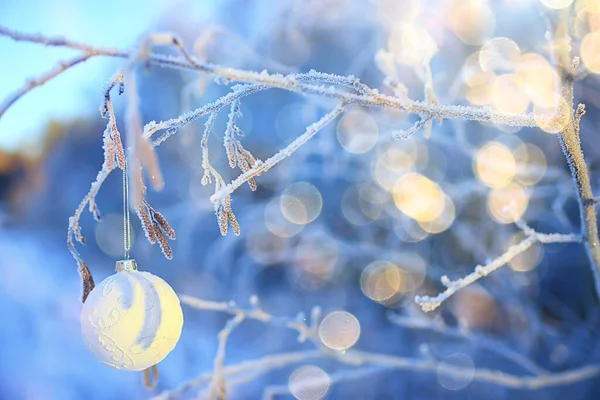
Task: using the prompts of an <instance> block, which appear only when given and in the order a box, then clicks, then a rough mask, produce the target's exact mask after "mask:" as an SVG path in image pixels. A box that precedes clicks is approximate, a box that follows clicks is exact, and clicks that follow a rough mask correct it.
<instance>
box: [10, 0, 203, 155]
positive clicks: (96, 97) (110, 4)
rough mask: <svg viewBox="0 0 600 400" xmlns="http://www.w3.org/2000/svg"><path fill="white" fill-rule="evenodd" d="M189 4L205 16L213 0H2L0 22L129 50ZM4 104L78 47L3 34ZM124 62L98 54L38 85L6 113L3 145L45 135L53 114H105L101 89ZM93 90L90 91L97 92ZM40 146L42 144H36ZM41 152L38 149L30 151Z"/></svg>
mask: <svg viewBox="0 0 600 400" xmlns="http://www.w3.org/2000/svg"><path fill="white" fill-rule="evenodd" d="M184 3H185V9H186V13H191V14H192V15H189V14H188V17H189V18H192V17H193V18H196V19H197V20H202V19H203V17H205V16H206V15H207V13H208V12H209V11H210V6H211V5H212V4H214V2H213V0H202V1H197V2H194V4H195V6H194V7H190V3H188V2H186V1H178V0H127V1H122V0H102V1H83V0H52V1H45V0H24V1H21V0H0V25H3V26H5V27H8V28H11V29H15V30H19V31H23V32H28V33H43V34H45V35H59V36H61V35H62V36H65V37H67V38H70V39H73V40H76V41H81V42H86V43H89V44H93V45H98V46H105V47H118V48H127V47H130V46H132V45H133V44H135V42H136V40H137V39H138V38H139V37H140V36H141V35H142V34H144V33H145V32H147V30H148V29H149V27H151V26H153V24H154V23H155V22H156V21H157V20H158V19H159V18H160V16H161V15H164V13H166V12H167V11H168V10H173V9H175V8H177V7H178V6H179V5H183V4H184ZM0 54H1V57H0V59H1V60H2V62H0V102H2V101H3V100H4V99H5V98H6V97H7V96H8V95H9V94H12V93H13V92H15V91H16V90H18V89H19V88H20V87H21V86H22V85H23V84H24V83H25V81H26V79H28V78H30V77H37V76H39V75H40V74H42V73H44V72H46V71H49V70H50V69H52V68H54V66H55V65H57V63H58V62H59V61H60V60H66V59H70V58H72V57H74V56H75V55H76V54H77V52H75V51H71V50H67V49H61V48H51V47H49V48H46V47H44V46H41V45H37V44H30V43H24V42H14V41H12V40H11V39H8V38H6V37H3V36H0ZM121 64H122V60H111V59H107V58H93V59H91V60H88V61H87V62H85V63H84V64H80V65H78V66H76V67H74V68H73V69H72V70H69V71H67V72H66V73H64V74H61V75H60V76H59V77H57V78H56V79H53V80H52V81H50V82H49V83H48V84H46V85H44V86H42V87H38V88H36V89H34V90H33V91H31V92H30V93H28V94H27V95H26V96H24V97H23V98H21V99H20V100H19V101H18V102H16V103H15V104H14V105H13V106H12V107H11V108H10V109H9V110H8V112H7V113H6V114H5V115H4V116H3V117H2V118H0V149H3V150H9V151H15V150H18V149H19V148H22V147H26V148H30V149H31V147H32V146H31V145H32V144H35V143H36V141H37V140H38V139H39V138H40V137H41V136H42V134H43V132H44V126H45V125H46V124H47V123H48V121H49V120H51V119H54V120H60V119H65V118H73V117H77V116H80V115H90V114H91V113H97V112H98V106H99V104H100V100H101V96H102V94H101V93H102V88H103V87H104V84H105V83H106V81H108V79H109V78H110V76H111V75H112V74H113V73H114V72H115V71H116V70H117V69H118V68H119V66H120V65H121ZM90 94H91V96H90ZM33 147H35V146H33ZM31 150H34V149H31Z"/></svg>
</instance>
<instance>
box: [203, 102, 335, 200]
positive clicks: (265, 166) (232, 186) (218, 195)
mask: <svg viewBox="0 0 600 400" xmlns="http://www.w3.org/2000/svg"><path fill="white" fill-rule="evenodd" d="M343 110H344V104H340V105H338V106H337V107H336V108H335V109H333V110H332V111H330V112H328V113H327V114H325V115H324V116H323V117H322V118H321V119H319V120H318V121H317V122H315V123H313V124H311V125H309V126H308V127H307V128H306V130H305V131H304V133H303V134H302V135H300V136H298V137H297V138H296V139H295V140H294V141H293V142H292V143H290V144H289V145H288V146H287V147H285V148H284V149H282V150H280V151H279V152H278V153H277V154H275V155H273V156H272V157H270V158H268V159H267V160H265V161H261V160H256V163H255V165H254V167H252V168H250V169H249V170H248V171H246V172H244V173H242V174H241V175H240V176H238V177H237V178H236V179H234V180H233V181H232V182H231V183H229V184H228V185H226V186H224V187H223V188H221V189H220V190H218V191H216V192H215V194H213V195H212V196H211V197H210V201H212V202H213V203H214V204H215V207H218V205H219V204H220V202H221V201H222V199H223V198H226V197H227V196H229V195H231V193H233V191H234V190H236V189H237V188H239V187H240V186H242V185H243V184H244V183H246V182H248V181H249V180H250V179H252V178H254V177H256V176H259V175H260V174H262V173H263V172H266V171H268V170H270V169H271V168H273V167H274V166H275V165H277V164H278V163H280V162H281V161H283V160H284V159H285V158H287V157H289V156H291V155H292V154H293V153H294V152H296V150H298V149H299V148H300V147H301V146H302V145H303V144H304V143H306V142H307V141H308V140H309V139H310V138H312V137H313V136H314V135H316V134H317V133H318V132H319V131H320V130H321V129H323V128H324V127H325V126H327V125H328V124H329V123H330V122H331V121H333V120H335V118H336V117H337V116H338V115H340V114H341V112H342V111H343Z"/></svg>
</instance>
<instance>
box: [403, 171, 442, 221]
mask: <svg viewBox="0 0 600 400" xmlns="http://www.w3.org/2000/svg"><path fill="white" fill-rule="evenodd" d="M394 203H395V204H396V207H398V209H399V210H400V211H402V212H403V213H404V214H406V215H408V216H409V217H411V218H413V219H415V220H417V221H423V222H431V221H434V220H435V219H437V218H438V217H439V216H440V215H441V214H442V213H443V212H444V205H445V197H444V192H442V190H441V189H440V187H439V186H438V185H437V184H436V183H435V182H433V181H432V180H430V179H428V178H426V177H425V176H423V175H421V174H418V173H414V172H412V173H408V174H405V175H403V176H402V177H401V178H400V179H399V180H398V181H397V182H396V184H395V185H394Z"/></svg>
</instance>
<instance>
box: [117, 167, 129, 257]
mask: <svg viewBox="0 0 600 400" xmlns="http://www.w3.org/2000/svg"><path fill="white" fill-rule="evenodd" d="M127 164H128V163H127V161H125V166H124V167H123V250H124V251H123V258H124V259H125V260H129V251H130V250H131V217H130V215H129V171H128V170H127ZM117 264H118V263H117ZM117 267H118V265H117Z"/></svg>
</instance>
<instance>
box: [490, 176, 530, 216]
mask: <svg viewBox="0 0 600 400" xmlns="http://www.w3.org/2000/svg"><path fill="white" fill-rule="evenodd" d="M528 204H529V194H528V193H527V191H526V190H525V189H524V188H523V187H522V186H521V185H519V184H518V183H515V182H512V183H510V184H508V185H507V186H504V187H502V188H496V189H492V190H491V191H490V193H489V194H488V200H487V207H488V212H489V213H490V215H491V216H492V217H493V218H494V219H495V220H496V221H498V222H500V223H503V224H509V223H512V222H514V220H515V219H516V218H521V217H522V216H523V214H524V213H525V210H526V209H527V205H528Z"/></svg>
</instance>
